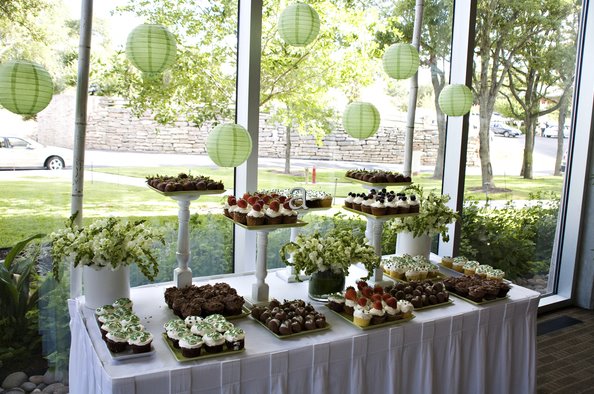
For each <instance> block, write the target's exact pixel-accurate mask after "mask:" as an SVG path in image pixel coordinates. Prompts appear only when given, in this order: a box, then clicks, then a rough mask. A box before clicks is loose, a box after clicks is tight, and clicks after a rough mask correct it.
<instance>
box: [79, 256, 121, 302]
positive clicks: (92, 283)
mask: <svg viewBox="0 0 594 394" xmlns="http://www.w3.org/2000/svg"><path fill="white" fill-rule="evenodd" d="M83 286H84V295H85V305H86V306H87V308H91V309H95V308H98V307H100V306H103V305H107V304H113V302H114V301H115V300H117V299H118V298H130V267H127V266H126V267H119V268H117V269H115V270H112V269H110V268H107V267H103V268H99V269H97V268H96V267H89V266H85V267H84V269H83Z"/></svg>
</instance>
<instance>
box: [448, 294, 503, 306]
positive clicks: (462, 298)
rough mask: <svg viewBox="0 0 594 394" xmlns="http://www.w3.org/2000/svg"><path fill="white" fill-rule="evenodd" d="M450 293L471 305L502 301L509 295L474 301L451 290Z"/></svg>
mask: <svg viewBox="0 0 594 394" xmlns="http://www.w3.org/2000/svg"><path fill="white" fill-rule="evenodd" d="M450 295H453V296H454V297H456V298H459V299H461V300H464V301H466V302H469V303H471V304H473V305H485V304H490V303H492V302H497V301H503V300H507V299H509V295H506V296H505V297H497V298H494V299H492V300H485V301H481V302H476V301H473V300H471V299H469V298H466V297H463V296H461V295H459V294H456V293H454V292H452V291H450Z"/></svg>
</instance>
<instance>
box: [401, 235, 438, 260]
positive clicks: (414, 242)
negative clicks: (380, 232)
mask: <svg viewBox="0 0 594 394" xmlns="http://www.w3.org/2000/svg"><path fill="white" fill-rule="evenodd" d="M430 253H431V237H430V236H429V235H427V234H423V235H421V236H420V237H415V236H414V235H413V233H411V232H408V231H404V232H401V233H398V238H397V241H396V256H402V255H403V254H408V255H411V256H419V255H420V256H425V257H426V258H427V259H429V254H430Z"/></svg>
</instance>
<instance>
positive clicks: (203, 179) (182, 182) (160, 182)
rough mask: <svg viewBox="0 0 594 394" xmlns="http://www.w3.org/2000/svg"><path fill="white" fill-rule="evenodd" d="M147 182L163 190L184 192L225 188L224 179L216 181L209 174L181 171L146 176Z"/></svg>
mask: <svg viewBox="0 0 594 394" xmlns="http://www.w3.org/2000/svg"><path fill="white" fill-rule="evenodd" d="M146 183H147V184H148V185H149V186H150V187H152V188H154V189H157V190H159V191H161V192H166V193H171V192H184V191H196V190H197V191H205V190H211V191H212V190H225V186H224V185H223V182H222V181H218V182H216V181H214V180H212V179H210V178H209V177H207V176H202V175H196V176H194V175H188V174H184V173H180V174H178V175H177V176H167V175H158V174H157V175H153V176H148V177H146Z"/></svg>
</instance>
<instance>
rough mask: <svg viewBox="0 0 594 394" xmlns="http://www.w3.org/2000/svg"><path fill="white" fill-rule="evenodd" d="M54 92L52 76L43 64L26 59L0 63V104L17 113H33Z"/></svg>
mask: <svg viewBox="0 0 594 394" xmlns="http://www.w3.org/2000/svg"><path fill="white" fill-rule="evenodd" d="M53 94H54V84H53V83H52V77H51V76H50V75H49V73H48V72H47V71H46V70H45V68H43V66H41V65H39V64H37V63H33V62H29V61H26V60H12V61H9V62H7V63H4V64H2V65H0V104H1V105H2V106H3V107H4V108H6V109H7V110H9V111H11V112H14V113H15V114H18V115H35V114H36V113H38V112H40V111H41V110H43V109H44V108H45V107H47V106H48V104H49V103H50V101H51V100H52V95H53Z"/></svg>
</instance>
